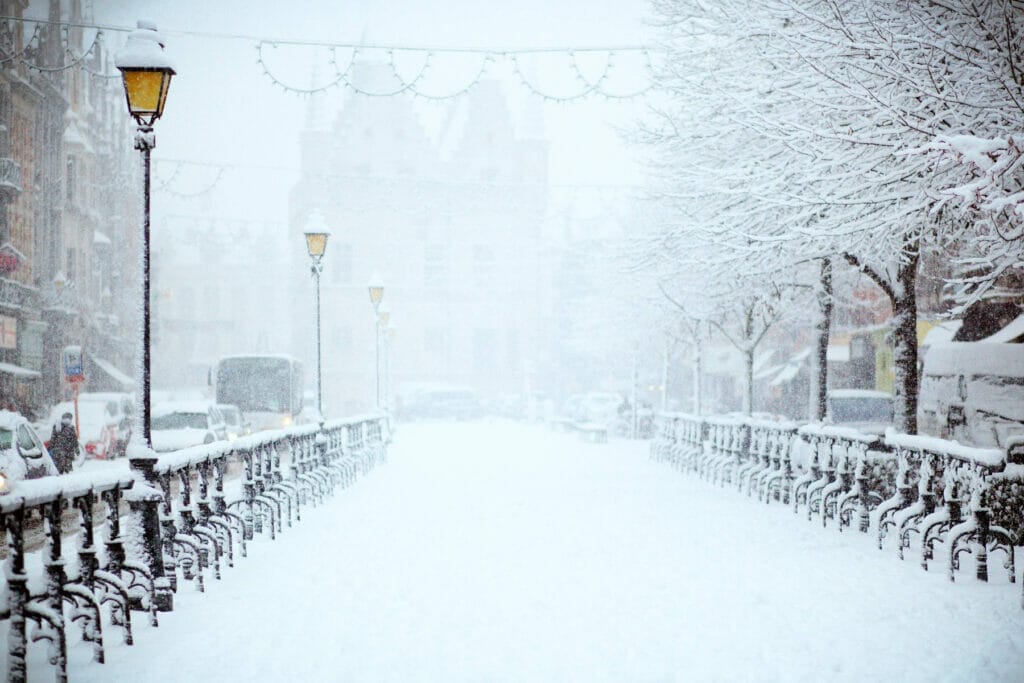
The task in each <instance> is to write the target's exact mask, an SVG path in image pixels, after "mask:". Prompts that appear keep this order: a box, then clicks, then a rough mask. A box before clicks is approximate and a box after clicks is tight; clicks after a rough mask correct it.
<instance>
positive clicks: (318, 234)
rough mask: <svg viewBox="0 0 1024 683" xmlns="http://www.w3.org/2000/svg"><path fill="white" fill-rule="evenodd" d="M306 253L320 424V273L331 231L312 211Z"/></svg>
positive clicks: (321, 398) (318, 214) (322, 410)
mask: <svg viewBox="0 0 1024 683" xmlns="http://www.w3.org/2000/svg"><path fill="white" fill-rule="evenodd" d="M304 234H305V236H306V251H308V252H309V258H310V259H311V260H312V261H313V264H312V266H311V268H310V270H311V272H312V274H313V278H314V279H315V280H316V412H317V413H319V415H320V422H321V424H322V423H323V419H324V408H323V388H322V385H323V375H322V374H321V371H320V273H321V272H322V271H323V269H324V265H323V258H324V252H325V251H327V238H329V237H330V236H331V231H330V230H328V229H327V226H326V225H325V224H324V218H323V216H322V215H321V214H320V213H319V212H317V211H314V212H313V213H311V214H310V215H309V221H308V222H307V224H306V232H305V233H304Z"/></svg>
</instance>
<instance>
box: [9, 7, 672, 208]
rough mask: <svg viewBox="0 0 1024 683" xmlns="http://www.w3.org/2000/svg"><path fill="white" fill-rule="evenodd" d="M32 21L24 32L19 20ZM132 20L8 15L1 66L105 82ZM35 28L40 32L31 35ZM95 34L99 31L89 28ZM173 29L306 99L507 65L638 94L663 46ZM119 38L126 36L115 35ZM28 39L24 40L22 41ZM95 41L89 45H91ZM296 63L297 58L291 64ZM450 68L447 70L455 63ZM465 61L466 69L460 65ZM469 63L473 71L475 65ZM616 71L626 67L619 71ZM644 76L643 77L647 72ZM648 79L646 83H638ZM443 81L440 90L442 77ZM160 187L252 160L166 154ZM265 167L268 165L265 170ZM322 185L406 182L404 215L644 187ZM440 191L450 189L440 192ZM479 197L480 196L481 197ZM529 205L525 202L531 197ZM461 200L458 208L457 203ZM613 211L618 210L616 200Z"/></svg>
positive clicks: (465, 78)
mask: <svg viewBox="0 0 1024 683" xmlns="http://www.w3.org/2000/svg"><path fill="white" fill-rule="evenodd" d="M16 22H20V23H21V24H22V25H23V26H24V29H25V30H24V32H23V33H24V34H26V35H25V36H24V37H22V38H21V39H19V38H18V36H17V35H16V33H15V30H14V25H15V23H16ZM54 24H56V25H57V27H58V30H59V33H58V35H59V37H60V43H61V45H60V54H61V60H60V63H59V64H56V65H44V64H42V63H40V60H39V59H38V56H39V54H40V53H41V52H42V51H43V49H44V38H45V34H46V29H47V27H48V26H51V25H54ZM132 30H134V29H132V28H131V27H127V26H115V25H104V24H99V23H95V22H91V21H82V22H75V21H68V20H62V21H59V22H51V21H49V20H46V19H34V18H28V17H15V16H4V15H0V67H5V66H8V65H10V64H12V63H17V64H20V65H23V66H24V67H25V68H27V69H29V70H33V71H36V72H39V73H42V74H57V73H60V72H64V71H70V70H72V69H77V70H79V71H81V72H83V73H85V74H87V75H89V76H91V77H93V78H97V79H108V80H113V79H118V78H120V75H119V74H118V72H117V71H116V69H114V68H113V64H112V61H113V60H112V55H113V54H114V52H115V51H116V49H117V47H119V44H120V42H121V40H123V39H122V38H120V36H122V35H124V34H127V33H128V32H130V31H132ZM29 31H31V32H29ZM90 32H92V33H91V35H90ZM162 33H163V34H164V35H166V36H169V37H173V36H182V37H190V38H199V39H206V40H232V41H241V42H249V43H251V44H252V45H253V48H254V51H255V64H256V67H257V69H258V70H259V72H260V73H261V74H262V76H263V77H264V78H266V79H267V81H268V82H269V84H270V85H272V86H273V87H275V88H279V89H280V90H282V91H284V92H287V93H290V94H293V95H298V96H311V95H315V94H318V93H325V92H328V91H331V90H345V91H348V92H351V93H354V94H356V95H359V96H364V97H369V98H387V97H409V98H413V99H421V100H426V101H435V102H442V101H451V100H454V99H456V98H459V97H461V96H464V95H466V94H468V93H470V92H471V91H472V90H473V89H474V88H475V87H476V86H477V85H479V84H480V83H481V82H482V81H483V80H485V79H486V78H488V76H490V75H491V74H492V73H493V72H495V71H497V70H498V69H499V68H503V69H504V73H506V74H511V75H512V76H513V77H514V80H515V81H517V82H518V84H519V85H520V86H521V87H522V88H523V89H524V90H525V91H526V92H528V93H529V94H530V95H532V96H535V97H537V98H540V99H542V100H544V101H546V102H557V103H565V102H572V101H579V100H585V99H593V98H601V99H604V100H611V101H621V100H631V99H635V98H640V97H642V96H644V95H645V94H646V93H647V92H649V91H650V90H651V89H652V88H653V87H654V76H653V74H654V73H655V66H654V59H655V58H656V57H657V56H658V54H659V50H658V49H656V48H652V47H650V46H645V45H617V46H577V47H566V48H557V47H493V48H480V47H438V46H414V45H389V44H366V43H361V44H353V43H344V42H322V41H313V40H302V39H300V40H290V39H289V40H285V39H274V38H267V37H262V36H254V35H243V34H233V33H214V32H204V31H174V30H166V29H164V30H163V31H162ZM112 36H116V37H117V38H112ZM19 43H20V46H19ZM86 46H87V47H86ZM288 49H291V50H304V51H306V52H307V53H308V54H306V55H305V56H307V57H308V56H309V54H313V55H316V56H318V57H321V58H324V60H325V63H326V69H323V66H322V65H321V67H320V68H318V69H316V70H315V72H314V73H323V74H326V76H325V77H324V78H323V79H321V80H320V82H318V83H313V84H310V85H308V86H305V87H303V86H300V85H297V84H296V83H295V82H294V79H292V78H291V77H290V76H289V75H288V73H287V72H288V68H289V64H288V62H287V59H281V58H278V59H275V57H280V56H281V54H282V53H284V52H286V51H287V50H288ZM539 62H543V66H545V67H547V68H548V69H549V70H550V69H551V67H552V66H554V67H556V68H555V69H553V70H554V71H557V72H559V76H560V80H559V83H560V84H563V85H566V84H567V85H568V86H570V87H565V89H564V90H562V91H559V92H556V91H554V90H552V89H550V87H549V86H546V85H545V84H542V83H541V79H540V78H538V77H537V76H536V75H534V74H535V73H536V70H535V69H534V70H531V67H536V66H537V65H538V63H539ZM292 64H294V62H292ZM361 64H369V65H373V67H374V68H375V69H377V70H378V75H379V73H383V78H382V79H380V78H378V79H377V80H376V82H375V83H374V85H378V86H382V87H376V88H374V87H369V85H367V83H365V82H363V81H362V80H361V79H360V78H359V75H358V74H357V73H356V72H357V67H358V66H359V65H361ZM446 67H447V68H446ZM458 67H462V68H458ZM467 67H468V68H467ZM616 74H622V75H621V76H618V77H616ZM638 76H639V78H638ZM638 81H639V82H638ZM439 82H440V83H442V84H443V87H438V85H437V84H438V83H439ZM154 161H156V173H154V178H153V180H154V189H155V190H156V192H157V193H159V194H162V195H164V196H167V197H173V198H177V199H186V200H189V199H201V198H203V197H206V196H208V195H209V194H210V193H211V192H213V191H214V190H215V189H216V188H217V187H218V186H220V185H221V183H222V182H223V181H224V179H225V178H227V177H229V176H231V175H232V174H234V173H237V172H238V171H240V170H241V169H242V168H244V167H245V166H246V165H245V164H242V165H239V164H233V163H211V162H201V161H190V160H182V159H178V160H173V159H172V160H166V159H157V160H154ZM264 170H266V168H264ZM274 170H277V171H288V172H294V173H296V174H302V173H303V172H302V171H299V170H297V169H288V168H283V167H274ZM311 180H312V181H313V182H334V181H344V182H346V183H348V184H350V185H352V184H357V185H359V186H361V187H363V188H364V189H365V190H367V191H368V192H369V193H370V194H373V195H376V194H379V193H382V192H383V193H385V194H386V193H387V192H390V191H392V190H391V189H389V188H394V187H396V186H398V185H401V186H402V188H403V190H404V191H405V192H406V193H409V192H411V193H412V195H414V196H415V201H413V202H410V203H408V204H407V205H405V206H403V207H394V206H393V207H392V209H393V210H394V211H396V212H398V213H408V214H410V215H413V214H415V215H423V214H426V213H432V214H435V215H437V216H440V217H442V218H443V217H444V216H445V215H447V214H448V213H450V214H452V215H454V214H456V213H460V212H463V211H466V210H467V209H470V210H472V208H473V205H475V204H479V208H481V209H485V208H491V209H493V208H494V206H495V205H503V206H504V207H505V208H511V209H513V210H515V208H516V207H517V206H519V205H520V204H523V205H526V204H531V202H530V201H528V200H526V199H525V198H524V194H523V193H524V192H527V191H531V190H540V189H541V188H543V189H544V190H546V191H549V192H551V193H554V194H556V195H559V196H560V197H561V198H562V199H563V200H565V201H566V202H567V203H569V204H572V203H574V202H576V201H578V200H581V198H583V197H587V198H588V199H590V200H592V201H597V202H599V203H601V204H608V203H609V202H612V203H613V202H614V199H615V198H616V197H618V198H622V197H624V196H627V195H632V196H636V195H637V194H638V193H639V189H638V188H634V187H625V186H622V187H618V186H616V187H611V186H585V185H574V186H568V185H566V186H557V185H548V184H546V183H521V182H502V181H494V180H482V179H481V180H472V179H431V178H410V177H384V176H365V175H363V176H360V175H345V174H339V173H318V174H316V176H315V178H312V179H311ZM440 188H444V189H443V190H441V189H440ZM455 188H457V189H458V191H459V192H460V193H461V196H460V198H459V199H458V200H457V201H456V200H454V199H453V198H452V197H451V196H449V195H450V194H451V192H452V191H454V189H455ZM474 198H475V199H476V200H478V201H474ZM366 199H367V201H363V202H356V203H353V202H350V204H351V206H346V207H345V210H346V211H350V212H353V213H356V214H359V213H369V212H375V211H379V210H380V209H379V206H380V203H379V202H374V201H369V199H368V197H367V198H366ZM524 202H525V204H524ZM456 205H457V206H456ZM607 208H609V209H611V208H612V207H607Z"/></svg>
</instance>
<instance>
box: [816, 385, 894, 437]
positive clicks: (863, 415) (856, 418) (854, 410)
mask: <svg viewBox="0 0 1024 683" xmlns="http://www.w3.org/2000/svg"><path fill="white" fill-rule="evenodd" d="M826 401H827V403H826V409H825V420H826V421H827V422H830V423H832V424H834V425H842V426H844V427H851V428H853V429H856V430H858V431H861V432H865V433H868V434H884V433H885V430H886V429H887V428H889V427H892V426H893V425H894V418H895V406H894V403H893V398H892V394H890V393H888V392H885V391H871V390H868V389H830V390H829V392H828V396H827V398H826Z"/></svg>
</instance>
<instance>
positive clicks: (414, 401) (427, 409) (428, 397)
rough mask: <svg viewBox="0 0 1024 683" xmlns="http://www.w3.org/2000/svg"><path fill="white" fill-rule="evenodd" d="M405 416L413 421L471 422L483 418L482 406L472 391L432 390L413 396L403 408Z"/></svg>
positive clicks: (419, 392) (455, 389) (454, 389)
mask: <svg viewBox="0 0 1024 683" xmlns="http://www.w3.org/2000/svg"><path fill="white" fill-rule="evenodd" d="M405 414H406V415H407V416H408V417H410V418H413V419H423V418H447V419H455V420H472V419H477V418H480V417H482V416H483V406H482V405H481V404H480V398H479V397H478V396H477V394H476V392H475V391H473V390H472V389H463V388H456V387H452V388H432V389H423V390H421V391H417V392H416V393H415V394H413V395H412V397H411V398H410V399H409V402H408V404H406V406H405Z"/></svg>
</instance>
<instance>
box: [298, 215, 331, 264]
mask: <svg viewBox="0 0 1024 683" xmlns="http://www.w3.org/2000/svg"><path fill="white" fill-rule="evenodd" d="M303 234H304V235H305V236H306V251H307V252H309V257H310V258H311V259H313V267H314V268H316V267H317V266H319V265H320V260H321V259H323V257H324V252H325V251H327V239H328V238H329V237H330V236H331V231H330V229H328V227H327V223H326V222H324V215H323V214H322V213H320V212H319V211H316V210H314V211H312V212H311V213H310V214H309V218H307V219H306V231H305V232H304V233H303Z"/></svg>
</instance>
